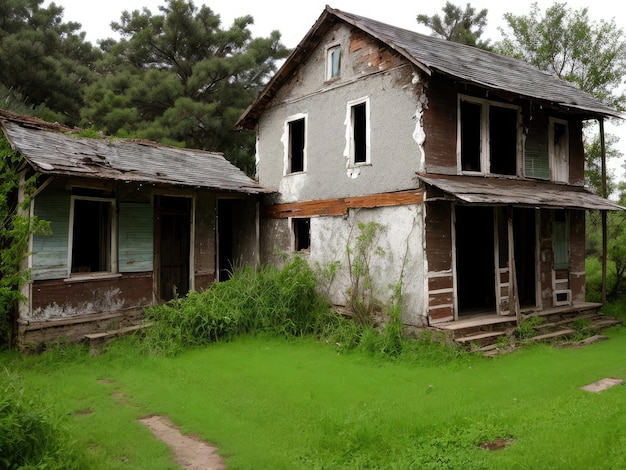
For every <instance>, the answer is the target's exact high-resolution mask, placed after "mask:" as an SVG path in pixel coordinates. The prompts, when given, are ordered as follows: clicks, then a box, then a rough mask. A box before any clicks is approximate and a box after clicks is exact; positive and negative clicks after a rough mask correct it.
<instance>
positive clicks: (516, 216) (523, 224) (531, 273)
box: [513, 207, 537, 308]
mask: <svg viewBox="0 0 626 470" xmlns="http://www.w3.org/2000/svg"><path fill="white" fill-rule="evenodd" d="M536 227H537V222H536V211H535V209H525V208H519V207H516V208H514V209H513V233H514V235H513V239H514V241H513V246H514V248H515V250H514V255H515V276H516V280H517V296H518V299H519V303H520V307H522V308H524V307H534V306H535V305H536V304H537V300H536V292H537V282H536V265H537V264H536V248H537V235H536V230H537V229H536Z"/></svg>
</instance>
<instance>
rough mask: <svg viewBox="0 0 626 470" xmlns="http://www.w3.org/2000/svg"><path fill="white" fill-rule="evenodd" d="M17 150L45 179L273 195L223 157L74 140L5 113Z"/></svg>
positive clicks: (60, 130)
mask: <svg viewBox="0 0 626 470" xmlns="http://www.w3.org/2000/svg"><path fill="white" fill-rule="evenodd" d="M0 124H1V126H2V130H3V131H4V134H5V136H6V137H7V139H8V141H9V143H10V144H11V146H12V147H13V148H14V149H15V150H17V151H19V152H20V153H21V154H22V155H23V156H24V158H26V160H28V162H29V163H30V164H31V166H32V167H33V168H34V169H35V170H36V171H39V172H41V173H44V174H52V175H66V176H81V177H85V178H98V179H108V180H116V181H124V182H138V183H139V182H141V183H151V184H165V185H174V186H185V187H195V188H207V189H215V190H223V191H234V192H240V193H247V194H257V193H264V192H268V190H266V189H264V188H263V187H262V186H261V185H259V184H258V183H257V182H256V181H254V180H253V179H251V178H249V177H248V176H247V175H246V174H245V173H243V172H242V171H241V170H240V169H239V168H237V167H235V166H234V165H232V164H231V163H230V162H229V161H228V160H226V159H225V158H224V156H223V155H221V154H218V153H212V152H206V151H201V150H192V149H182V148H175V147H168V146H164V145H160V144H158V143H155V142H149V141H137V140H130V139H116V138H100V139H99V138H88V137H78V136H76V135H72V133H71V131H72V130H71V129H68V128H64V127H63V126H60V125H58V124H56V125H55V124H50V123H46V122H44V121H39V120H37V119H34V118H30V117H26V116H23V117H18V116H14V115H11V114H10V113H7V112H2V113H0Z"/></svg>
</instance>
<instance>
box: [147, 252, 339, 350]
mask: <svg viewBox="0 0 626 470" xmlns="http://www.w3.org/2000/svg"><path fill="white" fill-rule="evenodd" d="M328 309H329V305H328V303H327V302H326V301H325V300H324V298H323V297H322V296H321V295H320V294H319V293H318V292H317V290H316V279H315V274H314V272H313V271H312V270H311V268H310V267H309V265H308V264H307V262H306V261H305V260H303V259H301V258H299V257H295V258H294V259H293V260H291V261H290V262H289V263H288V264H287V265H286V266H285V267H284V268H283V269H278V268H276V267H273V266H265V267H263V268H260V269H258V270H255V269H252V268H245V269H242V270H240V271H238V272H236V273H234V274H233V276H232V277H231V278H230V279H229V280H228V281H226V282H221V283H215V284H213V285H212V286H211V287H210V288H209V289H207V290H205V291H203V292H190V293H189V294H188V295H187V296H186V297H184V298H181V299H176V300H174V301H172V302H170V303H168V304H165V305H159V306H153V307H150V308H148V309H147V310H146V317H147V319H148V320H151V321H153V322H154V326H153V327H151V328H149V329H148V331H147V336H146V338H145V344H146V345H147V347H148V349H149V350H151V351H152V352H161V353H167V354H175V353H178V352H180V351H181V350H183V349H185V348H188V347H194V346H201V345H205V344H209V343H212V342H217V341H223V340H231V339H232V338H234V337H235V336H238V335H244V334H254V333H260V332H264V333H272V334H278V335H284V336H302V335H305V334H309V333H314V332H316V331H319V330H320V329H322V328H323V327H322V323H323V321H324V320H323V319H324V318H326V314H327V312H328Z"/></svg>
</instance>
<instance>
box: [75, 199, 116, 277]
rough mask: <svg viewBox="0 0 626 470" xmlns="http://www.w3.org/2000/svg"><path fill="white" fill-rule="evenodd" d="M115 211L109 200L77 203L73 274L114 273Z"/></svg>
mask: <svg viewBox="0 0 626 470" xmlns="http://www.w3.org/2000/svg"><path fill="white" fill-rule="evenodd" d="M111 212H112V211H111V203H110V202H108V201H92V200H85V199H76V200H75V201H74V226H73V229H72V272H73V273H87V272H103V271H110V270H111Z"/></svg>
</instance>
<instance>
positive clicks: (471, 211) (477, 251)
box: [456, 206, 496, 315]
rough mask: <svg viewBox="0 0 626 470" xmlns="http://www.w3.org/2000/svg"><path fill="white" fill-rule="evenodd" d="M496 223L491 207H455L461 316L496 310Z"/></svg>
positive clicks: (458, 290)
mask: <svg viewBox="0 0 626 470" xmlns="http://www.w3.org/2000/svg"><path fill="white" fill-rule="evenodd" d="M493 224H494V216H493V209H492V208H490V207H466V206H457V208H456V272H457V295H458V306H459V315H470V314H474V313H480V312H485V311H490V312H495V310H496V296H495V264H494V225H493Z"/></svg>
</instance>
